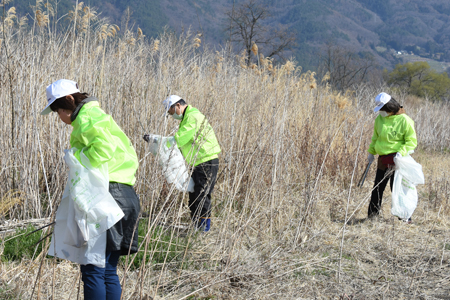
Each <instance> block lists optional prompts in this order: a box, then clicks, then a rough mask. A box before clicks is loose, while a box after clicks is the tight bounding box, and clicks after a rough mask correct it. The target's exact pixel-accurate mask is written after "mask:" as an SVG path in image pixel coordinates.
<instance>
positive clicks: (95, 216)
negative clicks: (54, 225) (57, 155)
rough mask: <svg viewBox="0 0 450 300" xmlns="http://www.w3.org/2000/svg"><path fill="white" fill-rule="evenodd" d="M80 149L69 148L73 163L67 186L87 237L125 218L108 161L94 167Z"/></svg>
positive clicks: (77, 219) (67, 157) (68, 153)
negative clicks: (114, 193) (113, 188)
mask: <svg viewBox="0 0 450 300" xmlns="http://www.w3.org/2000/svg"><path fill="white" fill-rule="evenodd" d="M75 151H76V149H75V148H72V149H70V150H65V153H66V155H65V156H64V160H65V162H66V164H67V165H68V167H69V176H68V180H67V185H66V188H67V189H68V193H69V196H70V198H71V199H72V200H73V202H74V204H73V206H74V211H75V220H76V222H77V224H78V227H79V228H80V230H81V234H82V235H83V238H84V240H85V241H88V240H89V239H90V238H91V237H94V236H97V235H99V234H101V233H103V232H105V231H106V230H108V229H109V228H110V227H112V226H113V225H114V224H116V223H117V222H118V221H119V220H120V219H122V218H123V216H124V214H123V212H122V210H121V209H120V207H119V205H118V204H117V203H116V200H114V198H113V197H112V196H111V194H110V193H109V176H108V164H106V163H104V164H102V165H100V166H99V167H98V168H94V167H92V165H91V163H90V161H89V159H88V158H87V157H86V155H84V153H83V152H81V154H80V158H81V162H82V163H83V165H82V164H80V162H79V161H78V160H77V159H76V157H75V156H74V153H75Z"/></svg>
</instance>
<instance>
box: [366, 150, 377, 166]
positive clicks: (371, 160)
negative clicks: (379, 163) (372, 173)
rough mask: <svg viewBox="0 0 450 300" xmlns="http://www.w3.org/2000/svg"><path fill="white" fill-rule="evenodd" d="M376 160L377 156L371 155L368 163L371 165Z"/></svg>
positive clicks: (368, 157)
mask: <svg viewBox="0 0 450 300" xmlns="http://www.w3.org/2000/svg"><path fill="white" fill-rule="evenodd" d="M374 160H375V156H374V155H373V154H372V153H369V156H367V162H368V163H369V164H371V163H372V162H373V161H374Z"/></svg>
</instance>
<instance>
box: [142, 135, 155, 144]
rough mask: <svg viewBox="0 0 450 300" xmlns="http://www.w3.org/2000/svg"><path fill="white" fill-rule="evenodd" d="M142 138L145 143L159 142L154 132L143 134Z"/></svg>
mask: <svg viewBox="0 0 450 300" xmlns="http://www.w3.org/2000/svg"><path fill="white" fill-rule="evenodd" d="M142 138H143V139H144V141H146V142H147V143H158V142H159V136H157V135H155V134H145V135H144V136H143V137H142Z"/></svg>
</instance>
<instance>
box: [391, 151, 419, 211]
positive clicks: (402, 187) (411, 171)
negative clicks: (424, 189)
mask: <svg viewBox="0 0 450 300" xmlns="http://www.w3.org/2000/svg"><path fill="white" fill-rule="evenodd" d="M394 163H395V175H394V185H393V188H392V205H391V213H392V214H393V215H394V216H397V217H399V218H402V219H403V220H408V219H409V218H410V217H411V216H412V214H413V212H414V210H415V209H416V207H417V200H418V196H417V189H416V185H418V184H424V183H425V178H424V176H423V171H422V166H421V165H420V164H419V163H417V162H416V161H415V160H414V158H412V157H411V155H409V154H408V155H407V156H405V157H402V156H396V157H395V158H394Z"/></svg>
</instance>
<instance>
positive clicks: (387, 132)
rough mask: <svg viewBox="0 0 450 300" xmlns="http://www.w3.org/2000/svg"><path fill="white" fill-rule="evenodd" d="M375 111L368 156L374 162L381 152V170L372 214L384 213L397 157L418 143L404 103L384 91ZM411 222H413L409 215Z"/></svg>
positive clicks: (380, 95) (371, 200) (371, 215)
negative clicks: (386, 195) (375, 115)
mask: <svg viewBox="0 0 450 300" xmlns="http://www.w3.org/2000/svg"><path fill="white" fill-rule="evenodd" d="M375 105H376V106H375V108H374V110H373V111H374V112H379V115H378V116H377V118H376V119H375V125H374V128H373V135H372V142H371V143H370V146H369V150H368V151H369V155H368V157H367V160H368V162H369V163H372V162H373V161H374V159H375V155H377V154H378V155H379V156H378V166H377V173H376V177H375V183H374V186H373V190H372V196H371V199H370V203H369V209H368V216H369V218H371V217H374V216H377V215H379V214H380V209H381V202H382V199H383V192H384V190H385V188H386V185H387V182H388V181H390V187H391V191H392V186H393V183H394V173H395V172H394V167H395V164H394V157H395V156H406V155H408V154H410V153H412V152H414V149H415V148H416V146H417V138H416V131H415V130H414V121H413V120H412V119H411V118H410V117H408V116H407V115H406V113H405V110H404V109H403V106H400V104H399V103H398V102H397V101H396V100H395V99H394V98H393V97H392V96H390V95H389V94H386V93H380V94H378V95H377V96H376V98H375ZM407 221H408V223H411V218H409V219H408V220H407Z"/></svg>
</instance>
